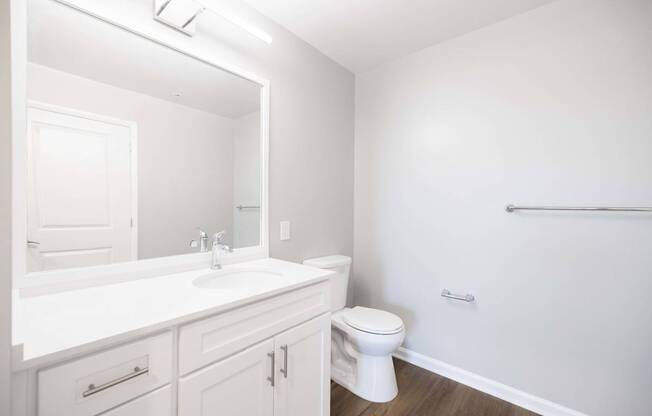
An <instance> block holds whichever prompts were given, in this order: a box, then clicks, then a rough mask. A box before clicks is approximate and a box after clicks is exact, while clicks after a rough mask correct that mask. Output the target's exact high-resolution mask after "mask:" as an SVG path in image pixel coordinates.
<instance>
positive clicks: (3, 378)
mask: <svg viewBox="0 0 652 416" xmlns="http://www.w3.org/2000/svg"><path fill="white" fill-rule="evenodd" d="M9 29H10V25H9V0H0V414H3V415H8V414H9V409H10V402H9V400H10V397H11V393H10V392H11V388H10V374H11V355H10V353H11V85H10V80H11V76H10V71H11V59H10V53H11V51H10V39H11V37H10V33H9Z"/></svg>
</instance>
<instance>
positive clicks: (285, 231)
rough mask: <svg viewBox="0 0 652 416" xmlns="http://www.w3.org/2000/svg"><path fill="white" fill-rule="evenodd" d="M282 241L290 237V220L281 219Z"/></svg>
mask: <svg viewBox="0 0 652 416" xmlns="http://www.w3.org/2000/svg"><path fill="white" fill-rule="evenodd" d="M280 228H281V241H287V240H289V239H290V221H281V227H280Z"/></svg>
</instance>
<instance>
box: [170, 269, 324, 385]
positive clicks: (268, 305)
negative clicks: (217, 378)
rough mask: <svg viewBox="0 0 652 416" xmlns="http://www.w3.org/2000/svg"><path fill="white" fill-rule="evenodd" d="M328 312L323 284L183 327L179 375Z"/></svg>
mask: <svg viewBox="0 0 652 416" xmlns="http://www.w3.org/2000/svg"><path fill="white" fill-rule="evenodd" d="M329 309H330V291H329V286H328V282H323V283H319V284H317V285H313V286H309V287H306V288H303V289H299V290H295V291H292V292H289V293H285V294H282V295H279V296H276V297H273V298H270V299H267V300H264V301H261V302H256V303H254V304H251V305H248V306H243V307H241V308H238V309H234V310H232V311H229V312H225V313H222V314H219V315H217V316H215V317H213V318H208V319H205V320H203V321H199V322H195V323H193V324H189V325H186V326H183V327H182V328H181V331H180V335H179V370H180V373H181V375H184V374H187V373H189V372H191V371H193V370H196V369H197V368H200V367H203V366H205V365H207V364H210V363H212V362H214V361H217V360H219V359H221V358H224V357H226V356H228V355H231V354H233V353H235V352H238V351H240V350H243V349H245V348H247V347H249V346H250V345H253V344H255V343H257V342H259V341H262V340H264V339H266V338H269V337H271V336H274V335H276V334H278V333H279V332H281V331H283V330H285V329H287V328H289V327H291V326H293V325H297V324H299V323H301V322H305V321H307V320H309V319H311V318H313V317H315V316H318V315H321V314H322V313H325V312H328V310H329Z"/></svg>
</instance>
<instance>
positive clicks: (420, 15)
mask: <svg viewBox="0 0 652 416" xmlns="http://www.w3.org/2000/svg"><path fill="white" fill-rule="evenodd" d="M244 1H245V2H246V3H248V4H250V5H251V6H253V7H254V8H255V9H257V10H258V11H259V12H261V13H262V14H264V15H266V16H267V17H269V18H271V19H272V20H274V21H276V22H277V23H279V24H280V25H282V26H285V27H286V28H287V29H288V30H290V31H291V32H293V33H294V34H295V35H297V36H299V37H300V38H302V39H303V40H305V41H306V42H308V43H309V44H311V45H312V46H314V47H315V48H317V49H318V50H320V51H321V52H322V53H324V54H325V55H327V56H329V57H330V58H331V59H333V60H335V61H336V62H338V63H340V64H341V65H342V66H344V67H346V68H348V69H349V70H351V71H353V72H363V71H366V70H368V69H371V68H374V67H375V66H378V65H380V64H382V63H384V62H387V61H391V60H393V59H396V58H399V57H401V56H404V55H407V54H410V53H412V52H416V51H418V50H421V49H423V48H425V47H428V46H431V45H434V44H436V43H439V42H442V41H445V40H447V39H451V38H453V37H456V36H459V35H462V34H464V33H468V32H471V31H473V30H476V29H479V28H481V27H483V26H487V25H490V24H492V23H496V22H498V21H500V20H504V19H507V18H509V17H511V16H515V15H517V14H520V13H524V12H526V11H528V10H531V9H534V8H536V7H539V6H542V5H544V4H547V3H551V2H553V1H554V0H244Z"/></svg>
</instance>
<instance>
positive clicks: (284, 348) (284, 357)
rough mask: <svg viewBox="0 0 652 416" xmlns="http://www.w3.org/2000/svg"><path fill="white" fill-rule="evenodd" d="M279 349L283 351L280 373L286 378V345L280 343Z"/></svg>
mask: <svg viewBox="0 0 652 416" xmlns="http://www.w3.org/2000/svg"><path fill="white" fill-rule="evenodd" d="M281 350H282V351H283V368H281V374H283V377H285V378H288V346H287V345H281Z"/></svg>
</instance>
